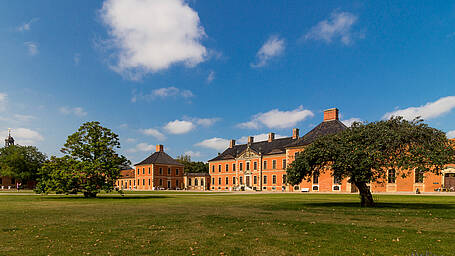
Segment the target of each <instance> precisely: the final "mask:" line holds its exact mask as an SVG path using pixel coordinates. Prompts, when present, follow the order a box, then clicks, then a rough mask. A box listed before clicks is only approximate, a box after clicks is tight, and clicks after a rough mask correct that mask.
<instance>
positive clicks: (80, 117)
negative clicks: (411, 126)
mask: <svg viewBox="0 0 455 256" xmlns="http://www.w3.org/2000/svg"><path fill="white" fill-rule="evenodd" d="M0 38H1V39H2V40H0V136H1V137H5V136H6V134H7V129H8V128H12V129H13V136H14V137H15V138H16V140H17V141H18V142H19V143H20V144H26V145H35V146H37V147H38V148H39V149H40V150H42V151H43V152H45V153H46V154H48V155H59V149H60V148H61V147H62V145H63V144H64V142H65V140H66V137H67V136H68V135H69V134H71V133H73V132H74V131H76V129H77V128H78V127H79V126H80V125H81V124H82V123H83V122H85V121H91V120H98V121H100V122H101V123H102V124H103V125H104V126H106V127H109V128H111V129H112V130H114V131H115V132H116V133H118V134H119V135H120V139H121V145H122V148H121V152H122V153H123V154H125V155H126V156H127V157H128V158H129V159H130V160H131V161H132V162H133V163H135V162H137V161H140V160H142V159H143V158H145V157H146V156H147V155H148V154H150V153H151V152H153V151H154V150H155V145H156V144H164V145H165V149H166V151H167V152H168V153H169V154H170V155H172V156H177V155H180V154H183V153H185V152H186V153H188V154H191V155H192V157H193V159H195V160H203V161H206V160H208V159H210V158H212V157H214V156H215V155H216V154H217V152H221V151H222V150H223V148H224V147H226V146H227V143H228V142H227V141H228V140H229V139H237V141H240V142H244V140H245V136H249V135H253V136H255V137H256V140H258V139H261V138H264V136H265V134H267V133H268V132H275V133H276V134H278V135H281V136H290V135H291V130H292V128H294V127H297V128H300V131H301V134H304V133H306V132H308V131H309V130H310V129H311V128H312V127H314V126H315V125H317V124H318V123H319V122H321V121H322V111H323V110H324V109H328V108H332V107H337V108H339V109H340V113H341V115H342V116H341V118H342V120H344V121H346V123H349V122H350V121H352V120H361V121H376V120H380V119H383V118H387V117H388V116H390V115H403V116H405V117H406V118H408V119H412V118H413V117H415V116H422V117H424V118H425V119H426V121H427V122H428V123H429V124H430V125H431V126H433V127H436V128H438V129H441V130H443V131H444V132H447V133H448V136H449V137H455V86H454V84H455V83H454V82H455V73H454V72H453V70H454V67H455V3H453V2H451V1H436V2H432V3H430V2H428V1H399V2H395V3H393V4H391V3H388V2H386V1H371V2H368V3H365V2H363V1H287V2H285V1H235V0H231V1H212V0H210V1H202V0H192V1H183V0H163V1H161V0H151V1H139V0H130V1H117V0H106V1H91V0H86V1H57V0H54V1H44V0H43V1H20V0H16V1H2V2H0Z"/></svg>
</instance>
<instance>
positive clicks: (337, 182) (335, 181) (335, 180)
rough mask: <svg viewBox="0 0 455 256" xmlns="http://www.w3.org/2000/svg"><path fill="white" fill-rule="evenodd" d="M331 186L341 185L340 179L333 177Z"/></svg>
mask: <svg viewBox="0 0 455 256" xmlns="http://www.w3.org/2000/svg"><path fill="white" fill-rule="evenodd" d="M333 184H335V185H341V178H340V177H337V176H333Z"/></svg>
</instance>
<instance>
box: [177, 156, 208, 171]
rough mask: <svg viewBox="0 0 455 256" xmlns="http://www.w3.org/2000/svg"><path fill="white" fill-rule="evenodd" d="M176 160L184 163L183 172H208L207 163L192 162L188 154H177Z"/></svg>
mask: <svg viewBox="0 0 455 256" xmlns="http://www.w3.org/2000/svg"><path fill="white" fill-rule="evenodd" d="M177 161H178V162H179V163H181V164H183V165H184V170H185V173H209V164H208V163H204V162H193V161H191V156H189V155H181V156H178V157H177Z"/></svg>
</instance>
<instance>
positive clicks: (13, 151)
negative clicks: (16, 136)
mask: <svg viewBox="0 0 455 256" xmlns="http://www.w3.org/2000/svg"><path fill="white" fill-rule="evenodd" d="M46 158H47V157H46V155H45V154H43V153H41V152H40V151H39V150H38V149H37V148H36V147H33V146H20V145H14V146H9V147H4V148H0V176H7V177H11V178H15V179H16V180H20V181H21V182H27V181H33V180H36V178H37V174H38V170H39V169H40V168H41V166H42V165H43V163H44V162H45V161H46Z"/></svg>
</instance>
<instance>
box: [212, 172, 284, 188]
mask: <svg viewBox="0 0 455 256" xmlns="http://www.w3.org/2000/svg"><path fill="white" fill-rule="evenodd" d="M224 180H225V183H224V184H225V185H229V177H225V179H224ZM221 181H222V178H221V177H219V178H218V185H222V183H221ZM236 183H237V177H232V185H235V184H236ZM245 183H246V185H247V186H248V185H250V176H245ZM276 183H277V179H276V175H272V184H276ZM285 183H286V174H283V184H285ZM212 184H213V185H216V184H215V178H212ZM253 184H254V185H256V184H258V176H253ZM263 184H267V175H264V176H263ZM239 185H243V176H240V177H239Z"/></svg>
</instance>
